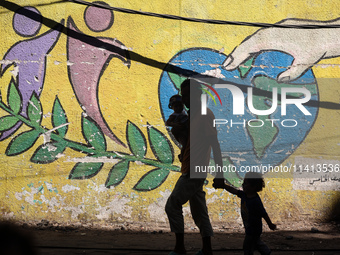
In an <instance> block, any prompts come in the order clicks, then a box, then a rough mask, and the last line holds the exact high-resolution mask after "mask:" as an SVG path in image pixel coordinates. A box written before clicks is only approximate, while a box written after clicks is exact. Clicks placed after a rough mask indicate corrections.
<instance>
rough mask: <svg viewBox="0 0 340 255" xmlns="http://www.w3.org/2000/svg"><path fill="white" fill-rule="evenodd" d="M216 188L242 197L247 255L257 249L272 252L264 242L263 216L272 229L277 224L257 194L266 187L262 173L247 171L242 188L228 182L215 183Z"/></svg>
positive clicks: (245, 251)
mask: <svg viewBox="0 0 340 255" xmlns="http://www.w3.org/2000/svg"><path fill="white" fill-rule="evenodd" d="M213 186H214V188H222V189H225V190H226V191H228V192H230V193H232V194H234V195H237V196H238V197H239V198H241V216H242V220H243V224H244V228H245V232H246V236H245V239H244V242H243V250H244V254H245V255H253V254H254V251H255V250H258V251H259V252H260V254H262V255H269V254H271V250H270V249H269V248H268V247H267V245H266V244H265V243H264V242H262V240H261V238H260V237H261V234H262V218H264V219H265V221H266V222H267V224H268V226H269V228H270V229H271V230H275V229H276V225H275V224H273V223H272V221H271V220H270V218H269V216H268V214H267V212H266V210H265V208H264V206H263V204H262V201H261V198H260V197H259V195H258V194H257V192H260V191H261V190H262V189H263V188H264V187H265V184H264V181H263V178H262V175H261V174H260V173H256V172H248V173H246V175H245V177H244V180H243V184H242V188H243V191H242V190H238V189H235V188H233V187H231V186H229V185H227V184H218V183H216V184H215V183H214V184H213Z"/></svg>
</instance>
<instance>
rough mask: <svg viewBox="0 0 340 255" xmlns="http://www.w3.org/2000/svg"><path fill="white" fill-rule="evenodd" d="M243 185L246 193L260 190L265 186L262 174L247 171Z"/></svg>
mask: <svg viewBox="0 0 340 255" xmlns="http://www.w3.org/2000/svg"><path fill="white" fill-rule="evenodd" d="M242 187H243V191H244V192H245V193H247V192H249V193H254V192H260V191H261V190H262V189H263V188H264V187H265V183H264V180H263V177H262V174H261V173H257V172H248V173H246V175H245V176H244V180H243V184H242Z"/></svg>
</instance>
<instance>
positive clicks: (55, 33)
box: [0, 6, 64, 141]
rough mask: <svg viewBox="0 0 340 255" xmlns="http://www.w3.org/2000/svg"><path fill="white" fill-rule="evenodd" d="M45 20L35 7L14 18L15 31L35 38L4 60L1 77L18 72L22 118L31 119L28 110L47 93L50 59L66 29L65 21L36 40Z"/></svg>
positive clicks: (16, 47) (5, 135)
mask: <svg viewBox="0 0 340 255" xmlns="http://www.w3.org/2000/svg"><path fill="white" fill-rule="evenodd" d="M41 22H42V16H41V14H40V12H39V11H38V10H37V9H36V8H35V7H30V6H27V7H22V8H20V9H19V10H18V11H17V12H16V13H15V14H14V16H13V29H14V31H15V32H16V33H17V34H18V35H20V36H23V37H33V38H30V39H26V40H23V41H19V42H17V43H15V44H14V45H13V46H12V47H11V48H10V49H8V51H7V52H6V54H5V55H4V57H3V61H4V62H3V64H2V65H1V68H0V75H3V74H4V72H5V71H6V70H7V69H8V68H9V67H10V66H12V65H14V66H16V67H17V68H18V75H17V83H18V90H19V92H20V94H21V97H22V108H21V112H20V114H21V115H22V116H24V117H27V112H26V110H27V106H28V103H29V100H30V98H31V96H32V94H33V93H35V94H36V95H37V96H38V97H40V94H41V92H42V89H43V85H44V80H45V73H46V57H47V54H48V53H49V52H51V50H52V49H53V48H54V46H55V45H56V43H57V41H58V39H59V37H60V32H61V30H62V28H63V26H64V20H61V21H60V23H59V24H58V25H56V26H55V27H54V28H52V29H50V30H48V31H47V32H45V33H43V34H41V35H39V36H36V35H37V34H38V33H39V31H40V28H41ZM21 125H22V122H18V123H17V124H16V125H15V126H14V127H13V128H11V129H9V130H6V131H4V132H3V133H2V134H1V136H0V141H2V140H4V139H6V138H8V137H9V136H10V135H12V134H13V133H14V132H16V131H17V130H18V129H19V128H20V126H21Z"/></svg>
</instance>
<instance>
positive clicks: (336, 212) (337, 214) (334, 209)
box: [326, 192, 340, 223]
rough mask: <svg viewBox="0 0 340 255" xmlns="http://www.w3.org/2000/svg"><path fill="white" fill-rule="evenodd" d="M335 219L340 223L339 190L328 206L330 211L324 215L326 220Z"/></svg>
mask: <svg viewBox="0 0 340 255" xmlns="http://www.w3.org/2000/svg"><path fill="white" fill-rule="evenodd" d="M331 221H336V222H338V223H340V192H338V193H337V195H335V200H334V203H333V204H332V206H331V208H330V212H329V214H328V216H327V217H326V222H331Z"/></svg>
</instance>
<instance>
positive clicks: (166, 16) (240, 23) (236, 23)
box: [68, 0, 340, 29]
mask: <svg viewBox="0 0 340 255" xmlns="http://www.w3.org/2000/svg"><path fill="white" fill-rule="evenodd" d="M68 1H69V2H73V3H77V4H83V5H87V6H95V7H98V8H103V9H109V10H113V11H117V12H123V13H128V14H138V15H144V16H152V17H157V18H163V19H172V20H182V21H189V22H199V23H208V24H218V25H234V26H252V27H278V28H295V29H320V28H340V24H325V25H308V24H305V25H291V24H280V23H275V24H271V23H257V22H243V21H227V20H214V19H197V18H187V17H182V16H177V15H170V14H159V13H154V12H143V11H136V10H131V9H126V8H120V7H111V6H107V5H102V4H100V3H95V2H94V3H90V2H87V1H84V0H68Z"/></svg>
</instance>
